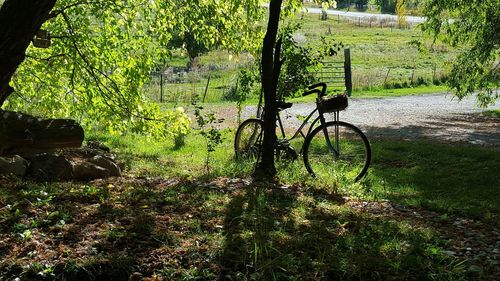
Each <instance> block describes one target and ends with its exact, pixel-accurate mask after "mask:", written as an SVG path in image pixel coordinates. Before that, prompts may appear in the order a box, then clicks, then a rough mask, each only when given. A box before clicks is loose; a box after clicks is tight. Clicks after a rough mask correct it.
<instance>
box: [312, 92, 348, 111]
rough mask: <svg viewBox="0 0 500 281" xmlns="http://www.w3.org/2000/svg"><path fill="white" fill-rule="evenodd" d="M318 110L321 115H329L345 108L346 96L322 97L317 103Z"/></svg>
mask: <svg viewBox="0 0 500 281" xmlns="http://www.w3.org/2000/svg"><path fill="white" fill-rule="evenodd" d="M317 105H318V110H319V111H320V112H322V113H330V112H335V111H340V110H344V109H346V108H347V105H348V103H347V95H346V94H341V95H336V96H333V97H323V98H320V99H319V100H318V102H317Z"/></svg>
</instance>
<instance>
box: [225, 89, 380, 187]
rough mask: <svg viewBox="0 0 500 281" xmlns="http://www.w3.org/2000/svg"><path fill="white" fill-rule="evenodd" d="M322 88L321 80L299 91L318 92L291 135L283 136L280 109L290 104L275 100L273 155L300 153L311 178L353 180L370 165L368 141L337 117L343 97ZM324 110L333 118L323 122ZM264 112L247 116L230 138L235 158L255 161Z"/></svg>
mask: <svg viewBox="0 0 500 281" xmlns="http://www.w3.org/2000/svg"><path fill="white" fill-rule="evenodd" d="M319 88H321V90H320V89H319ZM326 88H327V86H326V84H325V83H318V84H314V85H311V86H309V87H308V91H306V92H305V93H304V94H303V96H307V95H310V94H318V97H317V98H316V108H315V109H314V110H313V111H312V112H310V113H309V115H308V116H307V117H306V118H305V120H304V121H303V123H302V125H301V126H300V127H299V128H298V129H297V131H296V132H295V133H294V134H293V136H292V137H291V138H287V137H286V133H285V129H284V127H283V123H282V121H281V117H280V112H281V111H283V110H285V109H288V108H290V107H292V105H293V104H292V103H290V102H285V101H284V100H280V101H277V103H278V106H277V107H278V110H277V116H276V120H277V124H278V125H277V126H279V129H280V131H281V136H282V137H281V138H278V140H277V142H276V144H275V150H274V151H275V157H276V158H277V159H280V158H285V159H291V160H294V159H297V158H298V154H302V157H303V161H304V165H305V167H306V169H307V171H308V173H309V174H310V175H311V176H312V177H314V178H326V177H327V176H332V175H334V176H337V177H338V176H340V177H344V178H347V179H348V180H350V181H354V182H357V181H359V180H360V179H361V178H362V177H363V176H365V175H366V172H367V170H368V166H369V165H370V161H371V148H370V143H369V142H368V139H367V138H366V136H365V134H364V133H363V132H362V131H361V130H360V129H358V128H357V127H356V126H354V125H352V124H350V123H347V122H343V121H340V120H339V112H340V111H342V110H345V109H346V108H347V105H348V99H347V96H346V95H345V94H341V95H336V96H333V97H328V98H327V97H326ZM316 112H318V116H317V117H316V118H315V119H314V121H313V122H312V123H311V125H310V126H309V129H308V130H307V133H306V134H304V132H303V129H304V128H305V127H306V125H307V124H308V122H309V120H310V119H311V118H312V117H313V115H314V114H315V113H316ZM325 113H333V116H334V118H333V121H326V119H325V116H324V114H325ZM264 114H265V113H264V112H263V113H262V114H260V118H250V119H247V120H245V121H244V122H243V123H241V125H240V126H239V127H238V129H237V131H236V135H235V141H234V149H235V154H236V159H257V160H258V158H259V157H260V153H261V144H262V137H263V130H262V128H263V118H264ZM258 116H259V114H258ZM299 136H302V137H303V138H304V139H305V140H304V142H303V144H302V147H301V148H300V151H299V153H297V152H296V151H295V149H293V148H292V147H291V146H290V142H291V141H292V140H293V139H296V138H298V137H299Z"/></svg>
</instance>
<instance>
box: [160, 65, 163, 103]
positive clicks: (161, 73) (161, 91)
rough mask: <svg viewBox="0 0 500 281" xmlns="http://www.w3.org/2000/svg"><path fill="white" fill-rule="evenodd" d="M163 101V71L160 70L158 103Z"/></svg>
mask: <svg viewBox="0 0 500 281" xmlns="http://www.w3.org/2000/svg"><path fill="white" fill-rule="evenodd" d="M162 102H163V72H160V103H162Z"/></svg>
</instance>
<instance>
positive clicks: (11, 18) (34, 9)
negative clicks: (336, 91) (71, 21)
mask: <svg viewBox="0 0 500 281" xmlns="http://www.w3.org/2000/svg"><path fill="white" fill-rule="evenodd" d="M55 2H56V0H41V1H35V0H19V1H12V0H11V1H7V2H5V3H2V6H1V8H0V27H2V28H0V65H1V66H2V67H1V68H0V106H2V104H3V103H4V102H5V100H6V99H7V98H8V97H9V95H10V94H12V92H13V91H14V89H13V88H12V87H11V86H10V85H9V82H10V80H11V78H12V76H13V75H14V73H15V71H16V69H17V68H18V67H19V65H20V64H21V63H22V62H23V61H24V58H25V55H24V51H25V50H26V48H28V45H29V44H30V42H31V39H32V38H33V37H34V36H35V33H36V32H37V31H38V30H39V29H40V26H41V25H42V24H43V23H44V21H45V20H46V18H47V17H48V14H49V12H50V11H51V10H52V8H53V7H54V4H55ZM18 11H23V13H18Z"/></svg>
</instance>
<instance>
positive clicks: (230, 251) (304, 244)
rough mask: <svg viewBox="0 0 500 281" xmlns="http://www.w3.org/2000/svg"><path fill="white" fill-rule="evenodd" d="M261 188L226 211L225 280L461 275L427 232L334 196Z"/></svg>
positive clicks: (234, 201) (242, 195) (243, 195)
mask: <svg viewBox="0 0 500 281" xmlns="http://www.w3.org/2000/svg"><path fill="white" fill-rule="evenodd" d="M324 197H325V196H324V194H319V195H317V194H316V193H315V191H314V190H311V192H309V193H308V194H304V193H302V192H300V191H299V192H294V191H291V190H288V189H279V188H276V189H269V188H267V189H266V188H265V187H261V186H256V187H255V186H253V187H249V188H247V190H246V191H245V192H241V193H240V194H239V195H237V196H233V197H232V200H231V202H230V203H229V204H228V207H227V208H226V217H225V224H224V236H225V243H224V249H223V250H222V258H221V262H222V266H221V273H222V276H224V279H225V280H226V279H227V280H389V279H397V280H430V279H432V278H434V277H436V276H440V277H437V279H441V277H442V278H443V279H446V278H452V279H460V278H461V269H460V268H459V267H460V266H458V267H455V265H454V261H453V260H452V259H449V258H446V257H444V256H443V255H442V254H440V250H439V247H440V243H441V242H439V241H438V240H437V239H436V238H435V237H433V235H432V234H431V233H430V232H427V231H425V230H418V229H412V228H411V227H410V226H408V225H407V224H405V223H401V222H398V221H391V220H388V219H382V218H375V217H373V216H371V215H369V214H363V213H360V212H354V211H353V210H352V209H349V208H348V207H345V206H343V201H342V199H341V198H339V200H333V201H332V200H328V201H325V200H323V198H324Z"/></svg>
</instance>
